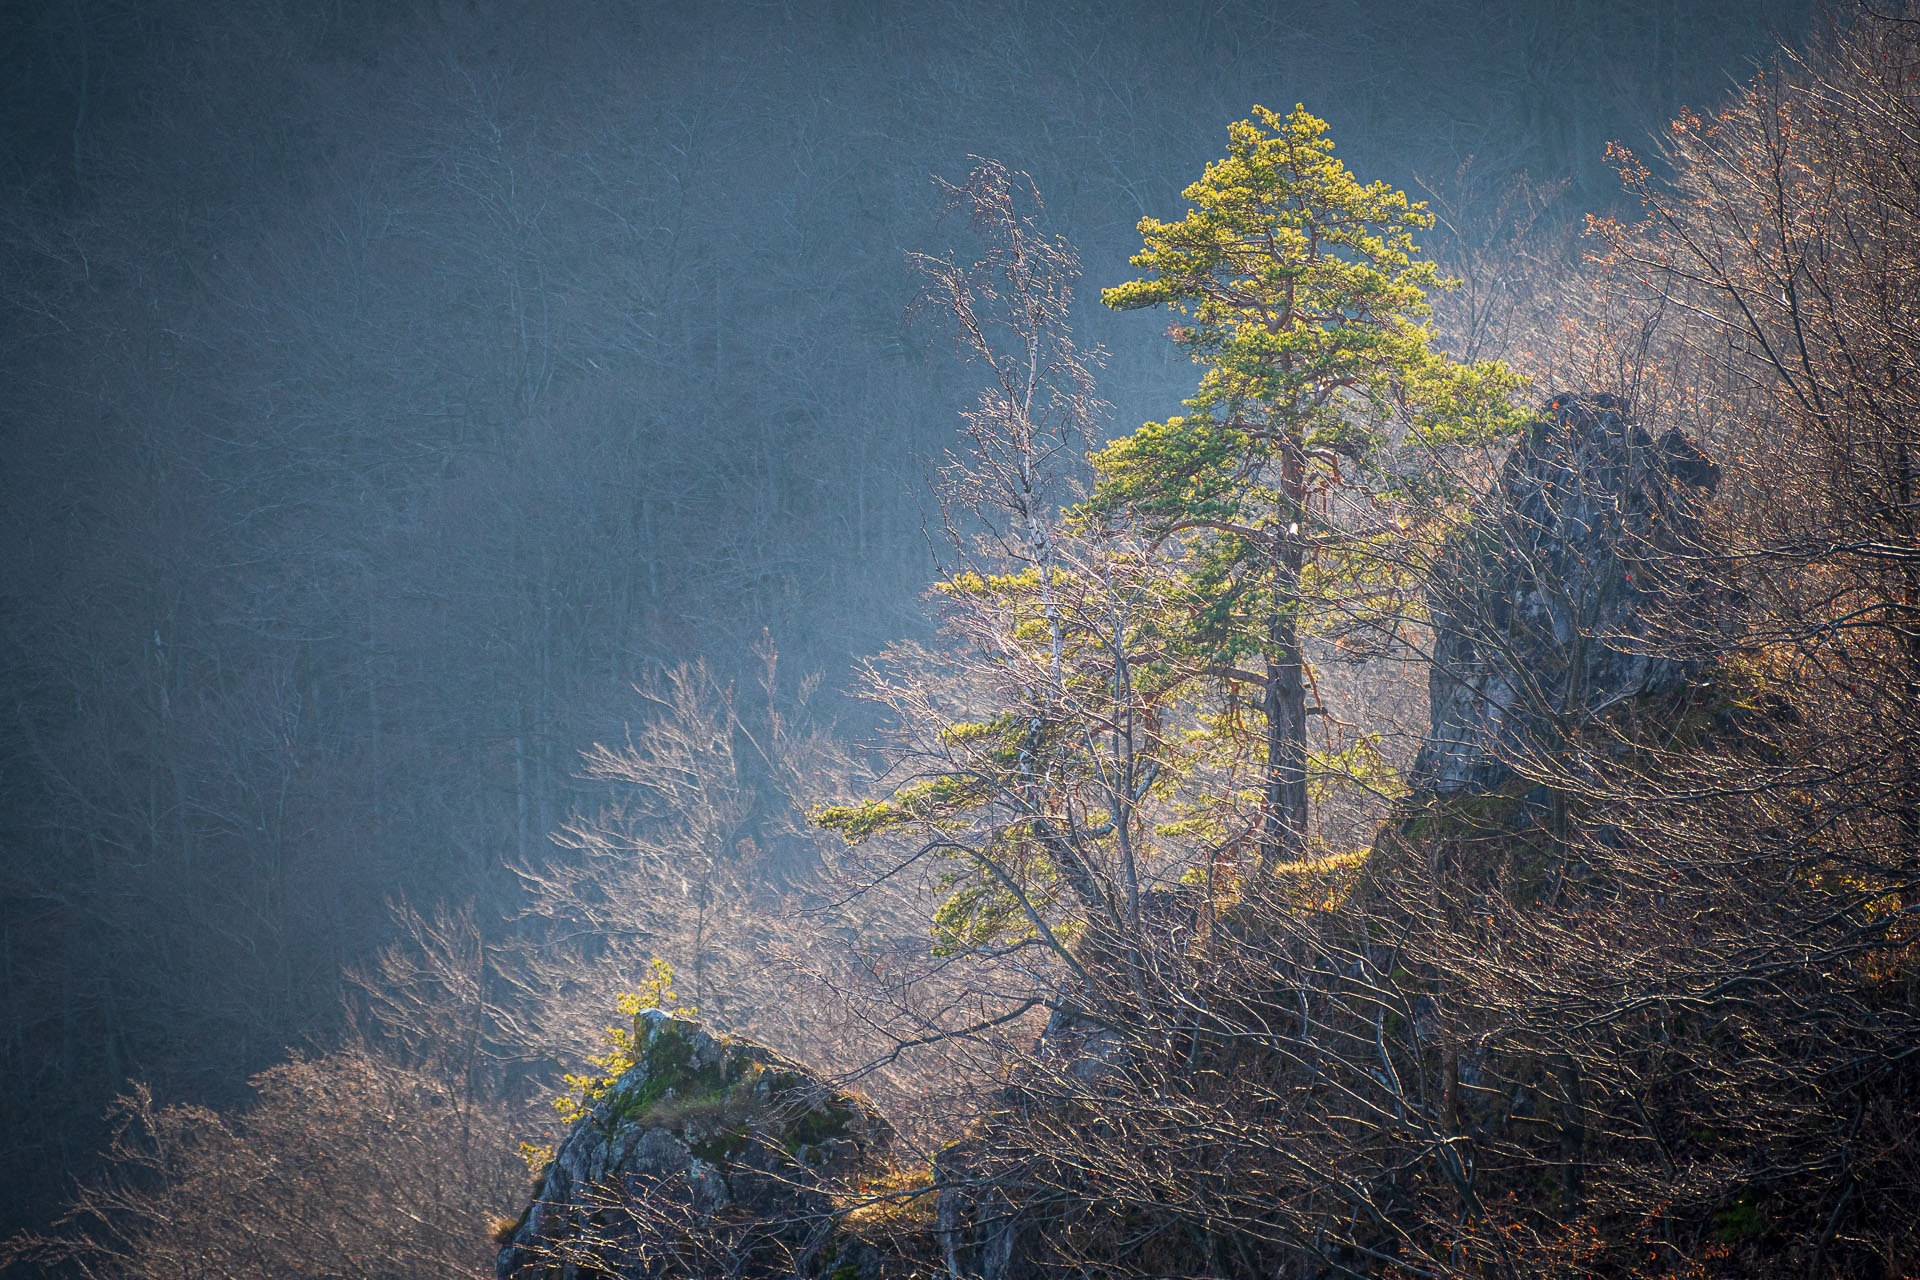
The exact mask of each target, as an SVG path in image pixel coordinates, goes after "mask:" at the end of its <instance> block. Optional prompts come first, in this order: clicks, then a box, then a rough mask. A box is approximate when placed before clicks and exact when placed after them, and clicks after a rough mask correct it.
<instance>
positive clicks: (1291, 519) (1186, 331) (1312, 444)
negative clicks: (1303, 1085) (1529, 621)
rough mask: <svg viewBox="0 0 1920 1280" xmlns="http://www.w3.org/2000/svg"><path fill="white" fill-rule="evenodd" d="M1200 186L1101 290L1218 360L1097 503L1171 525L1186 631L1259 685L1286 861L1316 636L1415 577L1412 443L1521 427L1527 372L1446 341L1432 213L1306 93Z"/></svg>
mask: <svg viewBox="0 0 1920 1280" xmlns="http://www.w3.org/2000/svg"><path fill="white" fill-rule="evenodd" d="M1183 194H1184V196H1185V198H1186V199H1187V200H1188V201H1189V202H1191V204H1192V208H1191V209H1190V210H1189V211H1188V213H1187V216H1186V217H1185V218H1182V219H1181V220H1180V221H1178V222H1172V223H1168V222H1161V221H1159V220H1158V219H1155V218H1144V219H1142V220H1141V222H1140V224H1139V229H1140V232H1141V234H1142V235H1143V236H1144V237H1145V240H1146V247H1145V249H1144V251H1143V252H1141V253H1140V254H1138V255H1136V256H1135V257H1133V258H1132V259H1131V262H1132V265H1133V266H1135V267H1138V268H1141V269H1143V270H1145V271H1147V272H1149V273H1150V274H1149V275H1147V276H1146V277H1145V278H1142V279H1138V280H1133V281H1129V282H1128V283H1126V284H1123V285H1121V286H1119V287H1118V288H1114V289H1109V290H1107V291H1106V292H1105V294H1104V295H1103V300H1104V301H1105V302H1106V304H1107V305H1108V306H1110V307H1113V308H1115V309H1118V310H1131V309H1134V308H1141V307H1152V306H1159V305H1163V304H1164V305H1166V306H1168V307H1170V308H1172V309H1173V310H1174V311H1175V312H1177V313H1178V314H1179V316H1180V317H1181V319H1178V320H1176V322H1175V323H1174V324H1173V325H1172V326H1171V328H1170V329H1169V336H1170V337H1171V338H1172V339H1173V341H1174V342H1176V343H1178V344H1179V345H1180V346H1183V347H1185V348H1187V349H1188V350H1190V351H1191V352H1192V353H1193V358H1194V360H1195V361H1196V362H1197V363H1199V364H1201V365H1203V366H1204V367H1205V369H1206V372H1205V374H1204V375H1203V376H1202V378H1201V380H1200V386H1199V390H1198V391H1197V392H1196V393H1195V395H1194V396H1193V398H1192V399H1190V400H1188V401H1187V402H1186V407H1187V408H1188V409H1189V410H1190V412H1189V413H1187V414H1185V415H1182V416H1177V417H1171V418H1169V419H1168V420H1167V421H1165V422H1149V423H1147V424H1145V425H1144V426H1142V427H1141V428H1140V429H1139V430H1138V431H1136V432H1135V433H1134V434H1133V435H1131V436H1129V437H1126V438H1124V439H1122V440H1119V441H1116V442H1115V443H1113V444H1112V445H1110V446H1108V447H1107V448H1106V449H1105V450H1103V451H1101V452H1099V453H1098V454H1096V455H1094V457H1093V463H1094V467H1095V471H1096V474H1097V483H1096V487H1095V490H1094V496H1093V500H1092V502H1091V503H1090V504H1089V506H1088V509H1087V510H1088V513H1089V515H1090V516H1091V517H1092V518H1093V519H1095V520H1097V521H1102V522H1107V523H1115V522H1124V523H1131V524H1134V525H1135V526H1136V527H1141V528H1144V529H1146V530H1149V531H1151V532H1152V533H1153V534H1155V535H1157V536H1160V537H1162V538H1164V539H1166V545H1167V546H1168V547H1169V548H1170V549H1172V550H1173V551H1174V552H1175V554H1176V556H1177V557H1178V559H1179V560H1180V561H1181V569H1182V572H1183V573H1184V575H1185V576H1186V579H1187V586H1188V591H1189V594H1190V599H1191V601H1192V605H1191V608H1190V610H1189V613H1190V619H1191V621H1190V624H1189V626H1188V627H1187V633H1186V635H1185V637H1184V643H1185V644H1187V645H1188V646H1190V647H1191V650H1192V652H1193V654H1194V656H1195V657H1196V658H1197V659H1198V660H1200V661H1201V662H1202V663H1203V665H1204V666H1205V669H1206V670H1207V672H1208V673H1209V674H1210V675H1211V676H1213V677H1214V678H1216V679H1217V680H1218V681H1220V682H1221V684H1222V685H1223V686H1224V688H1225V689H1226V691H1227V696H1228V700H1229V702H1230V703H1234V702H1238V701H1239V700H1240V699H1241V698H1243V697H1245V696H1246V695H1247V694H1252V695H1253V696H1254V698H1255V699H1257V706H1258V714H1259V717H1260V718H1261V719H1262V720H1263V721H1264V734H1263V741H1262V742H1260V743H1258V744H1256V751H1257V752H1258V754H1260V755H1262V756H1263V759H1261V760H1260V761H1259V765H1258V768H1259V773H1260V776H1261V793H1262V794H1261V801H1260V814H1259V819H1258V823H1259V834H1258V846H1259V862H1260V866H1261V868H1262V869H1263V870H1267V869H1271V868H1272V867H1273V866H1275V865H1277V864H1279V863H1282V862H1287V861H1294V860H1297V859H1299V858H1300V857H1301V856H1303V854H1304V852H1305V849H1306V843H1307V773H1308V754H1307V718H1308V716H1309V715H1311V714H1313V711H1314V709H1313V708H1310V707H1309V705H1308V685H1309V675H1310V673H1309V669H1308V665H1307V663H1306V660H1305V658H1304V657H1303V654H1302V642H1303V640H1304V639H1305V638H1306V636H1307V635H1308V634H1310V633H1311V632H1312V630H1313V629H1314V628H1316V627H1318V626H1322V625H1324V624H1326V623H1327V622H1329V621H1330V620H1337V619H1341V618H1350V617H1351V616H1352V615H1353V614H1354V613H1355V612H1356V611H1360V612H1365V611H1366V610H1367V609H1368V608H1369V607H1370V605H1374V604H1378V603H1380V602H1382V600H1383V599H1384V598H1390V597H1393V596H1394V595H1395V586H1396V580H1397V579H1398V578H1399V577H1403V576H1404V575H1397V574H1395V573H1394V572H1392V570H1391V566H1392V563H1393V557H1392V554H1391V551H1392V547H1393V546H1394V544H1395V542H1396V540H1397V539H1399V538H1400V537H1401V536H1402V535H1404V534H1405V533H1406V531H1407V528H1408V524H1409V521H1410V520H1411V519H1412V518H1413V513H1414V512H1415V510H1416V509H1419V510H1432V507H1431V505H1430V504H1426V503H1416V502H1410V501H1409V500H1410V499H1414V498H1416V497H1421V496H1430V493H1431V486H1432V483H1433V478H1434V476H1435V475H1436V472H1435V471H1434V470H1433V469H1432V468H1431V467H1428V466H1422V467H1418V468H1409V467H1407V466H1405V465H1404V463H1405V461H1406V457H1407V455H1408V454H1409V453H1413V454H1419V453H1422V452H1424V451H1425V450H1428V449H1431V448H1434V447H1438V446H1442V445H1446V444H1452V443H1457V442H1459V441H1461V440H1463V439H1471V438H1484V437H1486V436H1488V435H1496V434H1499V433H1501V432H1504V431H1508V430H1511V429H1512V427H1513V426H1514V425H1515V423H1516V421H1517V418H1518V415H1517V414H1516V413H1515V411H1514V410H1513V409H1512V408H1511V406H1510V405H1509V404H1508V400H1507V395H1508V393H1509V392H1510V391H1512V390H1513V389H1514V388H1515V387H1516V386H1517V385H1518V379H1517V378H1516V377H1515V376H1514V375H1513V374H1511V373H1510V372H1509V371H1508V370H1507V369H1506V367H1505V366H1503V365H1501V364H1499V363H1494V362H1489V363H1480V364H1461V363H1458V362H1455V361H1453V360H1451V359H1449V358H1448V357H1447V356H1446V355H1445V354H1443V353H1442V352H1440V351H1438V350H1436V348H1435V346H1434V337H1433V332H1432V330H1431V328H1430V327H1428V326H1427V324H1426V323H1425V321H1426V318H1427V317H1428V315H1429V314H1430V309H1429V307H1428V304H1427V294H1428V292H1429V291H1430V290H1433V289H1439V288H1446V287H1449V286H1450V284H1451V283H1452V282H1450V281H1447V280H1445V279H1443V278H1442V277H1441V276H1440V274H1439V272H1438V271H1437V270H1436V268H1435V267H1434V265H1433V264H1432V263H1431V262H1427V261H1423V260H1421V259H1420V258H1419V250H1418V247H1417V246H1416V245H1415V243H1414V239H1413V236H1414V232H1415V231H1417V230H1422V229H1424V228H1427V227H1429V226H1431V225H1432V223H1433V219H1432V217H1431V215H1429V214H1428V213H1426V211H1425V206H1424V205H1422V204H1417V203H1412V202H1409V200H1408V199H1407V195H1406V193H1405V192H1403V191H1396V190H1393V189H1392V188H1390V187H1389V186H1388V185H1387V184H1386V183H1383V182H1375V183H1371V184H1367V185H1362V184H1361V183H1360V182H1358V181H1357V180H1356V179H1355V178H1354V177H1353V175H1352V174H1351V173H1350V172H1348V170H1347V168H1346V166H1345V165H1343V164H1342V163H1341V162H1340V161H1338V160H1336V159H1335V158H1334V156H1333V143H1332V141H1331V139H1329V138H1328V137H1327V126H1326V123H1325V122H1324V121H1322V120H1319V119H1316V118H1315V117H1314V116H1312V115H1310V114H1309V113H1308V112H1307V111H1306V109H1305V108H1304V107H1296V108H1295V109H1294V110H1293V112H1292V113H1291V114H1290V115H1287V116H1285V117H1282V116H1280V115H1277V114H1276V113H1274V112H1272V111H1268V110H1267V109H1265V108H1263V107H1255V108H1254V118H1253V119H1251V120H1242V121H1240V122H1239V123H1237V124H1234V125H1233V126H1231V128H1230V130H1229V145H1228V151H1227V155H1226V157H1225V158H1223V159H1220V160H1216V161H1213V162H1212V163H1210V164H1209V165H1208V166H1207V168H1206V171H1205V174H1204V175H1203V176H1202V178H1201V179H1200V181H1199V182H1196V183H1194V184H1193V185H1192V186H1190V187H1188V188H1187V189H1186V191H1185V192H1184V193H1183ZM1417 488H1425V489H1426V490H1428V493H1427V494H1425V495H1422V494H1416V493H1415V490H1416V489H1417Z"/></svg>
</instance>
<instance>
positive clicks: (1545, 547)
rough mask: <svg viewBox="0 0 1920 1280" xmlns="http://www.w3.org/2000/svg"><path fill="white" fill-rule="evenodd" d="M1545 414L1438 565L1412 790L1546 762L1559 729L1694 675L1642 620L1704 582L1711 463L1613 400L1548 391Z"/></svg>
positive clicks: (1508, 773)
mask: <svg viewBox="0 0 1920 1280" xmlns="http://www.w3.org/2000/svg"><path fill="white" fill-rule="evenodd" d="M1546 410H1547V411H1546V414H1545V415H1544V416H1542V417H1541V418H1540V419H1539V420H1538V421H1536V422H1535V423H1534V425H1533V427H1532V429H1531V430H1530V431H1529V433H1528V434H1527V436H1526V438H1525V439H1523V440H1522V441H1521V442H1520V443H1519V444H1518V445H1517V446H1516V447H1515V448H1514V450H1513V452H1512V453H1511V454H1509V455H1508V457H1507V461H1506V466H1505V470H1504V473H1503V475H1502V477H1501V483H1500V487H1499V489H1498V491H1497V492H1496V493H1495V494H1494V495H1493V499H1492V501H1490V502H1489V503H1487V504H1486V505H1485V507H1484V508H1483V509H1482V510H1480V511H1479V512H1477V513H1476V515H1475V518H1474V519H1473V520H1472V521H1471V522H1469V524H1468V525H1467V526H1466V528H1465V529H1464V531H1463V532H1462V533H1461V534H1460V535H1458V536H1457V537H1455V539H1454V540H1453V541H1452V543H1451V544H1450V545H1449V546H1448V548H1447V550H1446V552H1445V554H1444V556H1443V557H1442V560H1441V563H1440V565H1439V566H1438V572H1437V573H1436V575H1435V579H1436V583H1435V586H1434V587H1433V588H1432V590H1431V592H1430V594H1429V597H1428V600H1429V606H1430V610H1431V614H1432V619H1433V630H1434V641H1433V669H1432V673H1431V675H1430V676H1429V678H1428V681H1429V684H1428V688H1429V696H1430V698H1431V700H1432V711H1431V720H1430V723H1429V728H1428V731H1427V737H1426V741H1425V743H1424V745H1423V746H1422V747H1421V749H1420V753H1419V755H1418V757H1417V758H1416V759H1415V761H1414V765H1413V769H1412V776H1411V778H1410V781H1411V782H1412V783H1413V785H1414V787H1415V789H1416V790H1421V791H1432V792H1438V793H1441V794H1446V793H1449V792H1462V791H1464V792H1486V791H1492V790H1494V789H1497V788H1499V787H1501V786H1503V785H1505V784H1506V783H1508V781H1509V780H1510V779H1512V778H1513V777H1514V775H1515V773H1516V772H1519V773H1522V774H1527V773H1534V774H1537V773H1541V772H1546V771H1548V770H1550V768H1551V764H1550V757H1551V755H1552V753H1553V744H1554V743H1555V742H1556V741H1557V740H1561V739H1563V738H1564V736H1565V735H1566V734H1567V733H1568V732H1569V731H1570V730H1575V729H1577V728H1578V727H1579V725H1580V724H1581V723H1583V722H1585V721H1588V720H1590V719H1591V718H1592V717H1594V716H1596V715H1599V714H1601V713H1602V712H1604V711H1605V710H1606V709H1608V708H1609V707H1613V706H1616V705H1619V704H1621V703H1624V702H1628V701H1631V700H1634V699H1637V698H1644V697H1648V696H1652V695H1657V694H1663V693H1669V692H1671V691H1673V690H1675V689H1678V688H1679V687H1680V686H1681V685H1683V684H1684V683H1686V682H1687V680H1688V679H1689V678H1690V677H1691V676H1692V675H1693V674H1695V673H1694V670H1693V668H1692V667H1691V666H1689V665H1688V664H1687V663H1685V662H1682V661H1678V660H1675V659H1674V658H1671V657H1668V656H1665V655H1664V654H1663V653H1661V652H1660V646H1659V637H1658V636H1657V635H1656V634H1655V632H1656V630H1657V628H1656V627H1655V626H1654V625H1653V623H1652V619H1654V618H1655V617H1657V616H1659V615H1662V614H1665V615H1667V616H1672V615H1673V614H1675V613H1676V612H1682V611H1676V610H1675V608H1674V605H1675V603H1676V601H1678V600H1681V599H1683V598H1686V597H1699V596H1700V595H1701V594H1702V593H1703V592H1704V591H1705V588H1704V587H1703V585H1702V584H1701V583H1699V582H1698V581H1696V580H1694V579H1693V578H1691V577H1690V568H1689V566H1690V564H1691V563H1692V552H1693V549H1694V547H1695V545H1696V543H1697V540H1698V536H1699V519H1698V515H1697V501H1696V496H1697V495H1698V494H1701V493H1703V492H1707V491H1710V490H1711V489H1712V487H1713V485H1714V483H1715V480H1716V473H1715V469H1714V466H1713V464H1712V463H1711V462H1709V461H1707V459H1706V458H1705V457H1704V456H1703V455H1702V454H1701V453H1700V451H1699V450H1698V449H1696V448H1695V447H1694V446H1693V445H1692V443H1690V442H1689V441H1688V440H1687V439H1686V438H1685V437H1684V436H1683V435H1681V434H1680V432H1678V431H1677V430H1675V431H1668V432H1667V433H1666V434H1665V435H1663V436H1661V437H1660V438H1659V439H1657V440H1656V439H1655V438H1654V437H1653V436H1651V435H1650V434H1649V433H1648V432H1647V431H1646V430H1645V429H1644V428H1642V427H1640V426H1639V425H1638V424H1636V423H1635V422H1634V421H1633V419H1632V417H1631V416H1630V413H1629V409H1628V406H1627V405H1626V403H1625V402H1624V401H1622V400H1620V399H1618V398H1617V397H1614V396H1608V395H1595V396H1578V395H1569V394H1563V395H1557V396H1555V397H1553V399H1552V400H1550V401H1548V403H1547V406H1546ZM1701 603H1704V602H1702V601H1699V600H1698V599H1695V600H1694V601H1693V605H1694V606H1695V607H1691V608H1688V609H1686V610H1684V611H1683V612H1685V613H1686V614H1688V615H1689V616H1693V617H1697V616H1699V612H1700V611H1699V608H1698V607H1697V606H1698V605H1699V604H1701Z"/></svg>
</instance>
